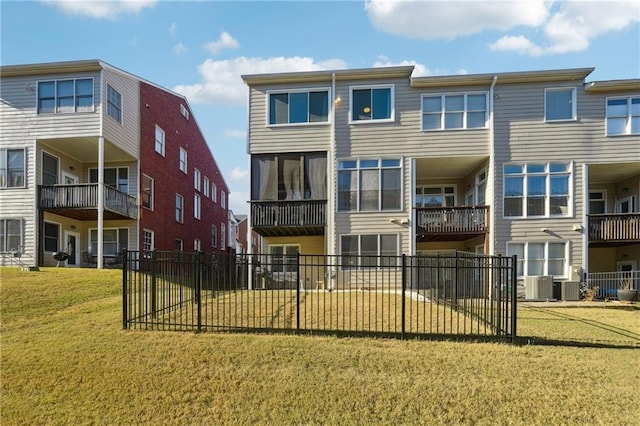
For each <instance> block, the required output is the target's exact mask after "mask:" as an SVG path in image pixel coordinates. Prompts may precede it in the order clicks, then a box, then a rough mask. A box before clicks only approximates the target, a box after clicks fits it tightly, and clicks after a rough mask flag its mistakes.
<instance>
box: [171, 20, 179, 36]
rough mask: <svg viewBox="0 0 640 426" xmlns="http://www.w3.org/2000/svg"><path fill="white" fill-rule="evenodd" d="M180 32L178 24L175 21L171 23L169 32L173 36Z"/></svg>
mask: <svg viewBox="0 0 640 426" xmlns="http://www.w3.org/2000/svg"><path fill="white" fill-rule="evenodd" d="M177 33H178V26H177V25H176V23H175V22H172V23H171V26H169V34H171V35H172V36H175V35H176V34H177Z"/></svg>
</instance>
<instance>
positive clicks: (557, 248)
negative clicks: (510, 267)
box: [507, 242, 567, 277]
mask: <svg viewBox="0 0 640 426" xmlns="http://www.w3.org/2000/svg"><path fill="white" fill-rule="evenodd" d="M507 254H508V255H509V256H513V255H516V256H517V257H518V265H517V270H518V272H517V273H518V276H519V277H523V276H528V275H553V276H555V277H565V276H566V275H567V272H566V265H567V244H566V243H564V242H562V243H551V242H526V243H508V244H507Z"/></svg>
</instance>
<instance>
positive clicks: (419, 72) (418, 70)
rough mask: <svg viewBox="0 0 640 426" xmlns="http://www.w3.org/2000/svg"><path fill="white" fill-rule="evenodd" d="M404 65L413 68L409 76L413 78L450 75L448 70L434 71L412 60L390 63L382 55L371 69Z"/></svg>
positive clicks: (461, 72) (462, 72)
mask: <svg viewBox="0 0 640 426" xmlns="http://www.w3.org/2000/svg"><path fill="white" fill-rule="evenodd" d="M406 65H413V66H414V69H413V73H412V74H411V76H413V77H427V76H432V75H450V74H451V71H450V70H443V69H438V68H436V69H431V68H427V67H426V66H425V65H422V64H419V63H418V62H416V61H413V60H404V61H400V62H392V61H390V60H389V58H387V57H386V56H384V55H380V56H378V60H377V61H376V62H374V63H373V67H376V68H377V67H397V66H406ZM466 73H467V72H466V71H465V70H458V71H457V72H456V74H466Z"/></svg>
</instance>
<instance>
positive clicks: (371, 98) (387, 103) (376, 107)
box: [351, 86, 394, 121]
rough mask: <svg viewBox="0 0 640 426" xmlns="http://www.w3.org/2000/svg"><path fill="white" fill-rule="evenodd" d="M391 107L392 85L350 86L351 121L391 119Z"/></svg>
mask: <svg viewBox="0 0 640 426" xmlns="http://www.w3.org/2000/svg"><path fill="white" fill-rule="evenodd" d="M393 108H394V105H393V86H374V87H352V88H351V121H371V120H393V114H394V109H393Z"/></svg>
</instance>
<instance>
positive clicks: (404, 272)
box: [400, 253, 407, 340]
mask: <svg viewBox="0 0 640 426" xmlns="http://www.w3.org/2000/svg"><path fill="white" fill-rule="evenodd" d="M406 289H407V255H406V254H404V253H402V301H401V303H402V325H401V328H400V330H401V332H400V338H401V339H402V340H404V332H405V321H406V313H407V305H406V299H407V298H406V297H405V290H406Z"/></svg>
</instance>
